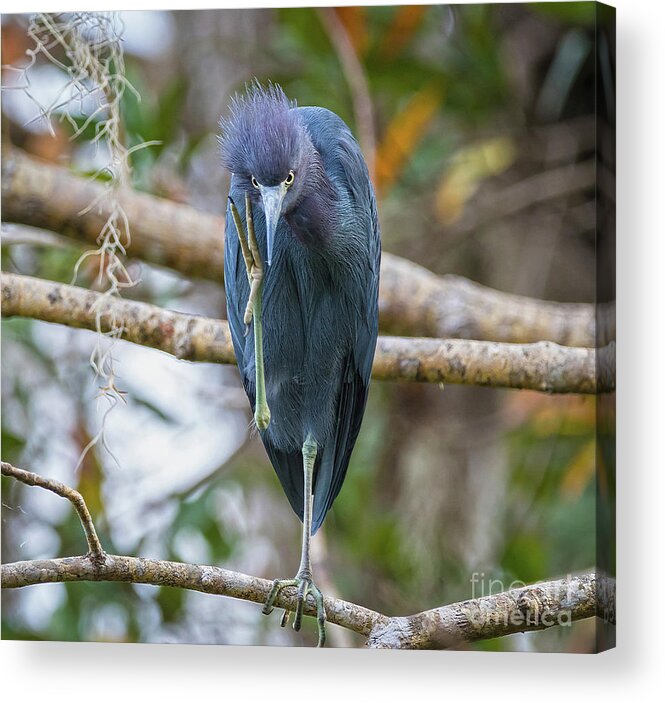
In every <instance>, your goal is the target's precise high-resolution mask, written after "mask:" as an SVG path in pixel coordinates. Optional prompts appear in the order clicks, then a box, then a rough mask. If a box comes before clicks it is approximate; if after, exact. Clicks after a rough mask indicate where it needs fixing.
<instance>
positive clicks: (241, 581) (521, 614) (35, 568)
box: [2, 554, 596, 649]
mask: <svg viewBox="0 0 665 703" xmlns="http://www.w3.org/2000/svg"><path fill="white" fill-rule="evenodd" d="M71 581H115V582H117V581H120V582H125V583H143V584H150V585H153V586H172V587H174V588H185V589H188V590H192V591H201V592H202V593H210V594H215V595H220V596H230V597H232V598H240V599H242V600H247V601H251V602H253V603H264V602H265V600H266V598H267V597H268V593H269V592H270V589H271V587H272V581H268V580H266V579H262V578H257V577H255V576H248V575H247V574H242V573H238V572H235V571H229V570H228V569H222V568H220V567H217V566H199V565H196V564H183V563H180V562H173V561H160V560H157V559H143V558H139V557H123V556H115V555H113V554H106V555H105V556H104V560H103V562H100V563H97V564H95V563H93V562H92V561H91V559H90V558H89V557H68V558H64V559H41V560H36V561H20V562H14V563H12V564H3V565H2V588H21V587H23V586H33V585H35V584H43V583H66V582H71ZM595 583H596V580H595V576H594V575H593V574H586V575H582V576H573V577H571V578H569V579H564V580H559V581H552V582H545V583H540V584H536V585H534V586H527V587H525V588H519V589H515V590H512V591H506V592H504V593H500V594H497V595H494V596H487V597H485V598H478V599H476V600H468V601H463V602H461V603H453V604H451V605H445V606H442V607H441V608H436V609H434V610H427V611H425V612H423V613H418V614H416V615H410V616H407V617H387V616H385V615H382V614H380V613H377V612H376V611H374V610H370V609H369V608H364V607H363V606H359V605H356V604H355V603H349V602H348V601H343V600H339V599H336V598H327V597H326V598H324V605H325V609H326V616H327V620H328V622H331V623H334V624H335V625H340V626H341V627H345V628H347V629H349V630H353V631H354V632H358V633H360V634H362V635H365V636H366V637H368V642H367V645H368V646H369V647H372V648H391V649H446V648H451V647H455V646H458V645H459V644H461V643H463V642H473V641H476V640H481V639H490V638H493V637H502V636H504V635H510V634H514V633H516V632H526V631H531V630H544V629H546V628H548V627H553V626H556V625H568V624H570V623H571V622H572V621H574V620H581V619H583V618H589V617H593V616H594V615H595V612H596V611H595V608H596V591H595ZM275 605H276V607H278V608H286V609H288V610H292V611H293V610H295V607H296V597H295V590H294V589H292V588H285V589H283V590H282V591H280V593H279V595H278V596H277V600H276V602H275ZM304 612H305V614H306V615H311V616H313V617H315V616H316V606H315V605H314V603H313V601H310V600H308V601H307V603H306V604H305V611H304Z"/></svg>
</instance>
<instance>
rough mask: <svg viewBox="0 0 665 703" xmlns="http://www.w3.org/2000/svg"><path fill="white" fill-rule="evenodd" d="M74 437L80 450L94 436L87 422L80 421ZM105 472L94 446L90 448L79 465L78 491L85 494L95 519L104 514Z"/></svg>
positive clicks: (81, 450) (84, 496) (84, 497)
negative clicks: (88, 429) (103, 491)
mask: <svg viewBox="0 0 665 703" xmlns="http://www.w3.org/2000/svg"><path fill="white" fill-rule="evenodd" d="M73 439H74V441H75V442H76V446H77V447H78V448H79V450H80V452H83V451H84V449H85V448H86V447H87V446H88V445H89V444H90V441H91V440H92V437H91V436H90V434H89V433H88V431H87V429H86V427H85V423H84V422H79V423H78V424H77V425H76V427H75V428H74V430H73ZM103 481H104V472H103V470H102V465H101V463H100V461H99V457H98V455H97V452H96V451H95V449H94V447H93V448H92V449H90V450H89V451H88V452H87V453H86V455H85V457H84V458H83V461H82V462H81V466H80V467H79V482H78V491H79V493H80V494H81V495H82V496H83V499H84V500H85V502H86V504H87V506H88V509H89V510H90V515H91V516H92V519H93V520H99V519H100V518H102V517H103V516H104V500H103V498H102V483H103Z"/></svg>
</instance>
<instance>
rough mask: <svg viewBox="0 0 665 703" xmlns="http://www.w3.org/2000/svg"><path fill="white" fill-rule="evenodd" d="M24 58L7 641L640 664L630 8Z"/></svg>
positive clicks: (15, 69) (28, 20) (180, 40)
mask: <svg viewBox="0 0 665 703" xmlns="http://www.w3.org/2000/svg"><path fill="white" fill-rule="evenodd" d="M2 46H3V66H4V68H3V71H2V81H3V85H4V86H5V92H4V94H3V101H2V140H3V144H2V146H3V148H2V180H3V195H2V217H3V225H2V230H3V242H2V254H3V259H2V265H3V281H2V295H3V322H2V326H3V330H2V331H3V335H2V344H3V348H2V351H3V354H2V381H3V395H2V411H3V412H2V457H3V464H2V473H3V479H2V489H3V496H2V510H3V554H2V561H3V565H2V586H3V591H2V598H3V601H2V605H3V608H2V636H3V637H4V638H6V639H39V640H76V641H114V642H178V643H206V644H247V645H275V646H315V645H316V644H321V645H322V644H325V646H326V647H364V646H367V645H368V646H370V647H379V648H421V649H423V648H424V649H471V650H492V651H517V650H519V651H524V650H528V651H534V652H595V651H599V650H602V649H606V648H608V647H612V646H613V644H614V622H615V607H614V568H615V558H614V553H615V546H614V545H615V540H614V499H615V493H614V490H615V478H614V477H615V466H614V415H615V413H614V387H615V382H614V361H613V359H614V343H615V342H614V340H615V327H614V296H615V287H614V192H613V185H612V184H613V173H614V75H615V65H614V46H615V44H614V11H613V10H612V9H611V8H609V7H607V6H604V5H600V4H597V3H592V2H570V3H548V4H539V3H525V4H508V5H493V4H470V5H449V6H448V5H430V6H387V7H345V8H325V9H324V8H309V9H308V8H298V9H282V10H279V9H277V10H275V9H240V10H200V11H178V12H172V11H152V12H138V11H136V12H121V13H96V12H81V13H74V14H72V13H70V14H48V15H45V14H36V15H19V14H14V15H4V16H3V18H2ZM296 105H297V106H298V107H296ZM229 196H230V197H229ZM379 260H380V263H379ZM377 335H378V336H377ZM58 496H60V497H58ZM276 579H277V581H275V580H276ZM28 586H30V587H28ZM262 610H263V611H264V612H266V615H264V614H262ZM282 613H286V615H284V616H283V615H282ZM281 620H282V621H283V622H284V621H286V620H288V623H285V622H284V624H288V626H286V627H280V621H281Z"/></svg>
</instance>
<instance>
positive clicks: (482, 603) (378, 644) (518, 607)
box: [367, 574, 596, 649]
mask: <svg viewBox="0 0 665 703" xmlns="http://www.w3.org/2000/svg"><path fill="white" fill-rule="evenodd" d="M595 614H596V577H595V574H583V575H581V576H572V577H568V578H566V579H560V580H557V581H547V582H544V583H538V584H534V585H532V586H525V587H523V588H515V589H512V590H510V591H504V592H502V593H497V594H496V595H490V596H485V597H484V598H476V599H472V600H466V601H462V602H460V603H453V604H451V605H444V606H442V607H441V608H434V609H433V610H426V611H425V612H423V613H417V614H416V615H410V616H408V617H392V618H389V619H388V620H387V622H386V621H383V622H380V623H377V624H376V625H375V626H374V628H373V629H372V632H371V633H370V636H369V640H368V642H367V645H368V646H369V647H372V648H377V649H450V648H453V647H457V646H459V645H460V644H461V643H463V642H474V641H476V640H486V639H492V638H494V637H503V636H505V635H511V634H515V633H516V632H528V631H532V630H544V629H546V628H548V627H552V626H553V625H569V624H570V623H571V622H572V621H574V620H581V619H583V618H590V617H593V616H594V615H595Z"/></svg>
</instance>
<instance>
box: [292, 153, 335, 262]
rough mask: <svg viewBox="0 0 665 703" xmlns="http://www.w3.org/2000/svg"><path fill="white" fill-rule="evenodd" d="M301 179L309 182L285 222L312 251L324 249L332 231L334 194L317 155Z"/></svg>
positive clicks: (333, 229)
mask: <svg viewBox="0 0 665 703" xmlns="http://www.w3.org/2000/svg"><path fill="white" fill-rule="evenodd" d="M303 177H304V178H307V180H308V182H307V187H306V189H305V191H304V192H303V194H302V197H301V198H300V200H299V201H298V202H297V203H296V205H295V206H294V207H293V208H292V209H291V210H290V211H289V212H287V213H285V215H284V219H285V220H286V223H287V224H288V225H289V227H290V228H291V231H292V232H293V234H294V235H295V237H296V238H297V239H298V241H299V242H301V243H302V244H304V245H306V246H308V247H311V248H324V247H326V246H327V245H328V244H329V243H330V239H331V237H332V234H333V232H335V222H336V219H337V217H338V214H337V207H336V204H337V197H336V195H337V194H336V192H335V188H334V186H333V184H332V183H331V182H330V180H329V178H328V176H327V175H326V173H325V171H324V170H323V167H322V165H321V160H320V156H319V154H318V152H316V151H314V152H313V159H312V162H311V163H310V164H308V168H306V169H305V173H303Z"/></svg>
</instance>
